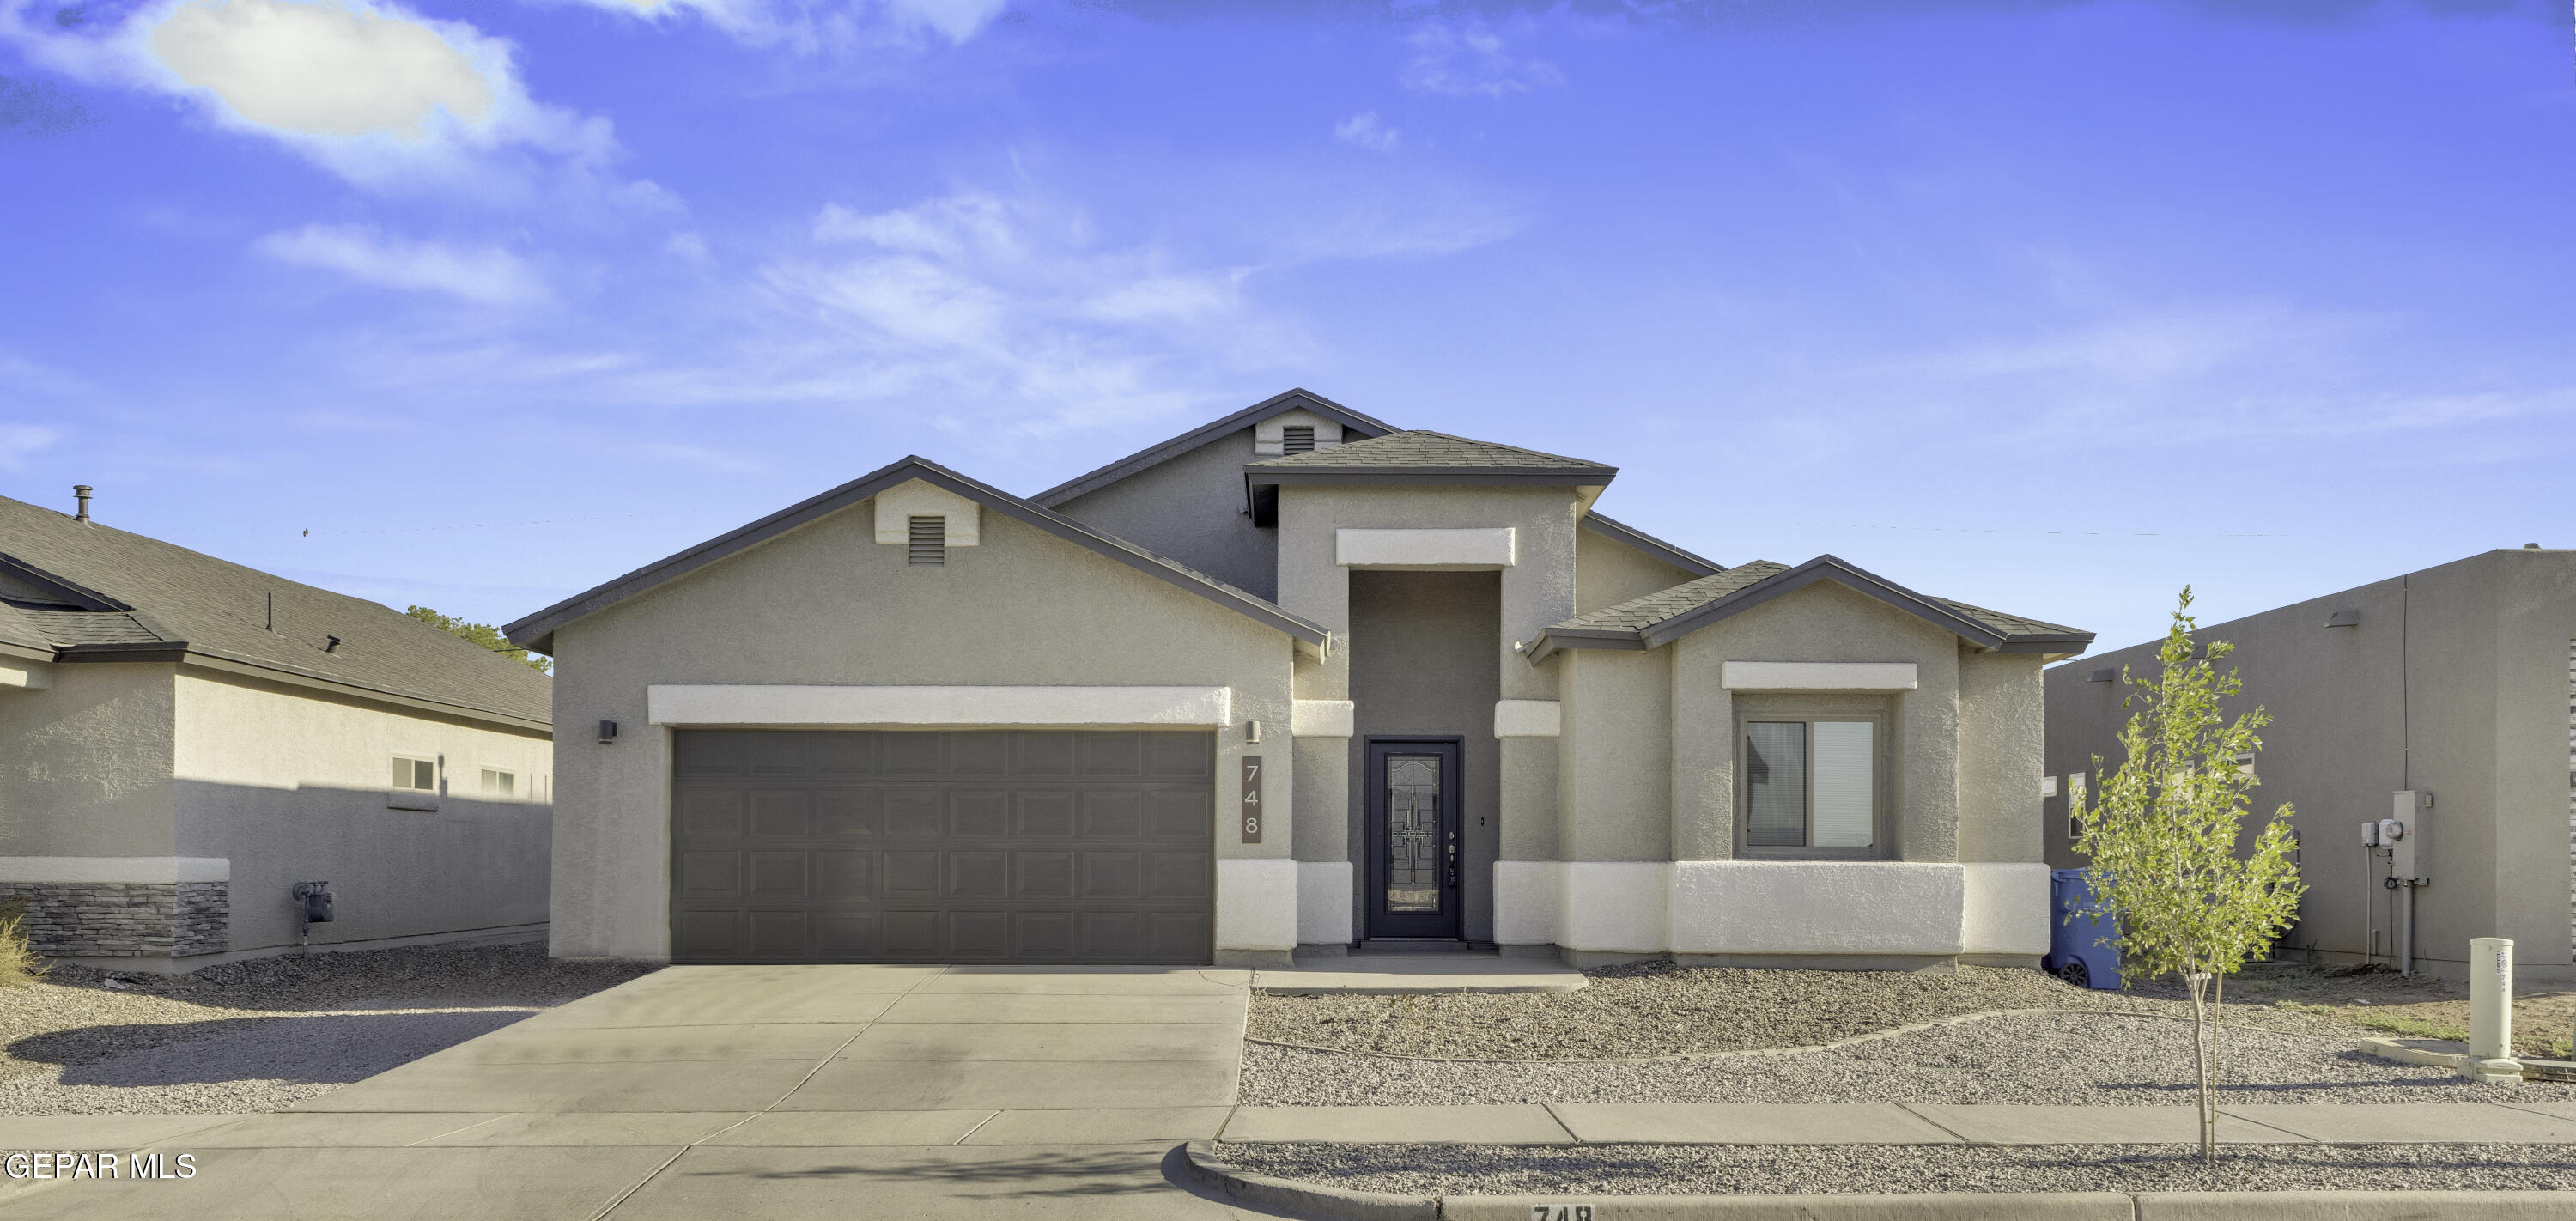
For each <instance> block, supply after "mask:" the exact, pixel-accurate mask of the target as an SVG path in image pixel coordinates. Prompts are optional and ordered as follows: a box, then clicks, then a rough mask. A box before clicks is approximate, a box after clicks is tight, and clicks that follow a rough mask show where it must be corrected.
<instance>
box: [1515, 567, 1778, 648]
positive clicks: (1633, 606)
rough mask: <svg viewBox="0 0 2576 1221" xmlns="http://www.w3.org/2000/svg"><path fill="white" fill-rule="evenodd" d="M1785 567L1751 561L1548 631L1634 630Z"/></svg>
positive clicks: (1725, 593)
mask: <svg viewBox="0 0 2576 1221" xmlns="http://www.w3.org/2000/svg"><path fill="white" fill-rule="evenodd" d="M1788 567H1789V566H1788V565H1786V564H1774V563H1772V562H1771V561H1769V560H1753V561H1751V562H1749V563H1743V564H1738V565H1736V566H1735V567H1733V568H1729V569H1727V570H1726V571H1724V572H1721V573H1718V574H1716V575H1714V576H1705V577H1701V578H1700V579H1698V580H1696V581H1685V582H1683V583H1682V584H1679V585H1676V586H1673V587H1672V588H1671V589H1666V590H1660V591H1658V592H1655V593H1651V594H1647V595H1646V596H1645V597H1642V598H1631V599H1629V600H1627V601H1625V602H1622V603H1620V604H1618V605H1617V606H1605V607H1603V608H1601V609H1600V610H1597V611H1593V612H1592V613H1590V614H1588V615H1577V616H1575V617H1574V618H1572V619H1568V620H1566V621H1565V622H1563V623H1560V624H1557V625H1556V626H1555V627H1552V628H1550V629H1548V630H1549V631H1560V630H1564V629H1568V628H1571V629H1574V630H1577V631H1634V630H1635V629H1637V628H1641V627H1648V626H1651V625H1653V624H1657V623H1661V622H1663V621H1664V620H1666V619H1670V618H1672V617H1673V616H1675V615H1678V614H1682V613H1683V612H1685V611H1690V610H1695V609H1698V608H1699V607H1702V606H1706V605H1708V604H1709V603H1711V602H1715V601H1717V600H1718V599H1720V598H1723V597H1725V596H1726V595H1728V594H1731V593H1734V592H1735V591H1736V590H1739V589H1742V588H1744V587H1745V586H1747V585H1751V584H1752V583H1754V582H1755V581H1759V580H1761V579H1762V578H1764V577H1767V576H1770V575H1771V574H1772V573H1775V572H1786V571H1788Z"/></svg>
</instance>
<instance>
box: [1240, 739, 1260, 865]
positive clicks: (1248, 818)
mask: <svg viewBox="0 0 2576 1221" xmlns="http://www.w3.org/2000/svg"><path fill="white" fill-rule="evenodd" d="M1243 842H1245V843H1247V844H1257V843H1260V842H1261V756H1259V755H1245V756H1244V757H1243Z"/></svg>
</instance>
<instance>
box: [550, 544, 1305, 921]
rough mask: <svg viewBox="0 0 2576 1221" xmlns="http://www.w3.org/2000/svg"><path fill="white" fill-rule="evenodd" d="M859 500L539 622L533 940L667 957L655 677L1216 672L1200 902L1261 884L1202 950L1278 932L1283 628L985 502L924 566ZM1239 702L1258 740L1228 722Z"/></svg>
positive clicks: (663, 768) (1283, 824)
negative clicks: (1218, 716)
mask: <svg viewBox="0 0 2576 1221" xmlns="http://www.w3.org/2000/svg"><path fill="white" fill-rule="evenodd" d="M873 510H874V505H873V502H868V503H862V504H859V505H855V506H852V507H851V508H849V509H846V510H843V511H841V512H839V513H836V514H833V515H831V516H829V517H825V518H823V519H821V520H819V521H817V522H814V523H813V524H811V525H808V526H806V527H804V528H802V529H799V530H795V531H792V532H790V533H788V534H785V535H781V536H779V537H778V538H775V539H772V540H770V541H768V542H765V543H762V544H760V545H759V546H757V547H753V548H751V549H749V550H747V551H744V552H741V553H739V554H737V555H733V556H731V557H728V558H726V559H724V560H722V561H719V562H717V563H715V564H711V565H709V566H707V567H705V568H702V569H699V570H698V571H696V572H692V573H690V574H689V575H687V576H684V577H681V578H679V579H677V580H674V581H672V582H670V583H668V584H666V585H662V586H659V587H657V588H655V589H653V590H651V591H649V592H647V593H644V594H641V595H639V596H637V597H634V598H632V599H629V600H627V601H625V602H621V603H619V604H617V605H615V606H612V607H610V608H608V609H607V610H604V611H601V612H599V613H598V614H595V615H592V616H589V617H587V618H583V619H578V620H575V621H573V622H572V623H569V624H565V625H564V626H562V627H561V628H559V629H557V631H556V633H555V642H556V645H555V647H556V657H557V667H556V680H555V715H556V719H557V723H558V725H559V726H562V727H563V728H564V732H563V734H562V736H561V739H560V741H559V742H558V743H557V745H556V757H557V766H556V774H557V777H558V779H557V788H556V794H555V806H556V811H555V845H554V886H553V895H554V898H553V928H552V935H553V939H554V952H555V953H557V954H559V955H567V956H614V957H635V958H667V957H669V955H670V916H669V895H670V880H669V879H670V773H671V758H670V730H671V727H670V726H655V725H652V724H649V723H648V722H649V717H648V712H649V701H648V696H647V689H648V688H650V687H653V686H657V685H666V686H683V685H685V686H701V685H708V686H717V685H925V686H1000V687H1031V686H1038V687H1045V686H1074V687H1079V686H1102V687H1193V688H1219V687H1221V688H1227V689H1229V692H1230V698H1229V707H1230V713H1229V715H1230V717H1231V719H1232V722H1233V723H1232V724H1231V725H1229V726H1227V727H1225V728H1223V729H1219V730H1218V731H1217V735H1216V736H1217V752H1218V766H1217V792H1216V811H1215V817H1216V818H1217V820H1218V827H1217V836H1216V850H1217V855H1218V857H1219V860H1218V870H1219V892H1220V903H1224V902H1226V900H1225V898H1224V895H1225V894H1226V893H1227V892H1228V890H1229V888H1231V890H1232V891H1233V892H1235V893H1237V894H1250V893H1252V892H1255V891H1264V890H1265V888H1266V891H1268V892H1276V897H1275V902H1274V903H1272V906H1273V907H1275V908H1276V912H1275V914H1274V915H1273V916H1272V917H1271V918H1270V919H1269V922H1268V924H1266V925H1262V926H1259V927H1254V928H1249V929H1247V928H1246V926H1245V925H1244V924H1243V918H1244V916H1245V915H1246V914H1249V913H1235V914H1233V915H1232V917H1231V918H1230V915H1229V912H1228V911H1226V910H1220V912H1219V920H1218V947H1219V948H1220V949H1227V948H1261V949H1284V948H1285V947H1286V946H1288V945H1291V944H1293V943H1294V927H1293V925H1294V911H1295V901H1294V877H1293V867H1291V866H1289V865H1288V864H1287V861H1288V858H1289V856H1290V853H1291V850H1292V845H1293V843H1294V842H1295V836H1296V827H1295V809H1294V802H1293V801H1292V800H1291V798H1292V795H1293V794H1295V793H1296V792H1298V791H1299V789H1298V786H1297V784H1296V776H1295V773H1296V763H1295V756H1296V753H1297V752H1296V751H1295V749H1294V747H1293V742H1292V739H1291V738H1290V736H1289V732H1288V728H1289V722H1290V699H1289V674H1290V669H1291V666H1292V659H1293V658H1294V656H1295V654H1296V648H1295V644H1294V642H1293V641H1292V640H1291V639H1290V638H1289V637H1288V636H1287V635H1285V634H1284V633H1282V632H1279V631H1278V630H1276V629H1273V628H1270V627H1267V626H1264V625H1263V624H1261V623H1258V622H1255V621H1254V620H1252V619H1249V618H1246V617H1245V616H1243V615H1241V614H1239V613H1237V612H1235V611H1232V610H1229V609H1227V608H1225V607H1223V606H1220V605H1217V604H1216V603H1213V602H1210V601H1208V600H1207V599H1205V598H1202V597H1199V596H1197V595H1195V594H1192V593H1189V592H1186V591H1184V590H1182V589H1179V588H1176V587H1174V586H1173V585H1171V584H1169V583H1166V582H1164V581H1161V580H1159V579H1156V578H1154V577H1151V576H1148V575H1146V574H1144V573H1141V572H1138V571H1136V570H1135V569H1133V568H1130V567H1127V566H1126V565H1124V564H1120V563H1118V562H1116V561H1113V560H1110V559H1108V558H1106V557H1103V556H1101V555H1098V554H1096V553H1094V552H1092V551H1089V550H1087V549H1085V548H1083V547H1080V546H1077V545H1075V544H1073V543H1069V542H1066V541H1065V540H1063V539H1060V538H1057V537H1055V536H1053V535H1050V534H1046V533H1044V532H1042V531H1040V530H1038V529H1036V528H1035V527H1032V526H1029V525H1027V524H1025V523H1022V522H1021V521H1019V520H1018V519H1016V518H1013V517H1011V516H1009V515H1008V514H1004V513H998V512H986V513H984V514H983V515H982V521H981V523H980V537H979V538H978V540H977V545H976V546H973V547H957V548H952V549H951V550H950V551H949V553H948V555H947V563H946V564H944V565H939V566H927V565H922V566H916V565H910V564H907V563H906V562H905V557H906V549H905V548H904V547H902V546H899V545H892V544H880V543H878V542H877V541H876V532H875V522H874V512H873ZM602 720H613V721H616V722H618V723H619V726H620V732H619V736H618V739H617V741H616V744H615V745H610V746H602V745H600V744H598V742H597V741H596V739H595V736H594V735H595V731H596V725H597V723H598V722H600V721H602ZM1255 720H1257V721H1260V722H1262V723H1263V724H1264V726H1265V727H1266V730H1267V732H1266V733H1265V735H1264V738H1265V740H1264V741H1263V742H1262V743H1261V744H1259V745H1252V744H1249V743H1247V742H1246V741H1245V737H1246V735H1245V734H1244V732H1243V729H1242V726H1243V723H1244V722H1247V721H1255ZM848 727H849V728H887V727H889V726H868V725H851V726H848ZM897 727H905V728H921V727H923V726H920V725H907V726H897ZM956 727H957V728H979V727H998V726H971V725H961V726H956ZM1115 727H1117V726H1099V728H1115ZM1245 755H1258V756H1261V757H1262V758H1263V760H1264V762H1265V766H1266V767H1267V768H1268V770H1269V778H1268V781H1267V784H1266V785H1265V796H1266V797H1267V799H1268V800H1269V801H1270V802H1272V803H1273V804H1272V805H1271V806H1270V810H1269V816H1268V817H1269V823H1268V826H1267V828H1266V830H1265V834H1264V836H1263V842H1262V843H1260V844H1258V845H1246V844H1243V843H1241V842H1240V839H1241V837H1240V835H1239V834H1236V833H1234V828H1235V820H1234V813H1235V809H1236V805H1237V801H1238V798H1239V788H1240V783H1241V771H1242V769H1241V766H1240V760H1241V759H1242V757H1243V756H1245ZM1268 861H1275V862H1278V864H1276V865H1268V866H1265V865H1262V864H1259V863H1258V862H1268ZM1229 937H1233V938H1234V940H1232V941H1229Z"/></svg>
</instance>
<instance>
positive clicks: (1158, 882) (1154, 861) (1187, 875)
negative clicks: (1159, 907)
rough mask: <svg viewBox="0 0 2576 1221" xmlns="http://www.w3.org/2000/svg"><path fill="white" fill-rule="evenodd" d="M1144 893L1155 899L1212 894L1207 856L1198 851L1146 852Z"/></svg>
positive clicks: (1191, 897)
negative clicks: (1209, 884)
mask: <svg viewBox="0 0 2576 1221" xmlns="http://www.w3.org/2000/svg"><path fill="white" fill-rule="evenodd" d="M1145 894H1146V895H1147V897H1149V898H1155V899H1204V898H1207V897H1209V890H1208V859H1207V858H1206V857H1204V856H1201V855H1199V854H1198V853H1195V852H1149V853H1146V854H1145Z"/></svg>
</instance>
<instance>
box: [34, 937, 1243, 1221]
mask: <svg viewBox="0 0 2576 1221" xmlns="http://www.w3.org/2000/svg"><path fill="white" fill-rule="evenodd" d="M1249 982H1250V981H1249V979H1248V978H1247V975H1246V973H1244V972H1241V971H1216V970H1160V969H1145V968H1104V969H1096V970H1081V969H1073V970H1060V969H1059V970H1032V969H1012V968H940V967H895V966H824V967H673V968H670V969H668V970H664V971H659V972H656V973H654V974H652V975H648V976H645V977H643V978H641V979H637V980H635V981H633V982H631V983H628V984H624V985H622V986H619V987H616V988H612V989H610V990H608V991H606V992H601V993H598V994H595V995H592V996H589V997H586V998H583V999H582V1000H579V1001H575V1002H573V1003H571V1004H568V1005H564V1006H562V1007H561V1008H558V1009H554V1010H551V1011H548V1012H546V1013H544V1014H541V1015H539V1016H537V1017H533V1018H530V1019H528V1020H526V1021H524V1022H520V1023H518V1024H516V1025H513V1026H510V1027H507V1028H505V1029H502V1030H499V1031H495V1032H493V1033H492V1034H488V1035H485V1036H483V1037H481V1038H479V1039H475V1040H472V1041H470V1042H467V1043H462V1044H459V1045H457V1046H455V1047H452V1048H449V1049H447V1050H446V1051H442V1052H439V1053H437V1054H436V1055H432V1056H428V1057H426V1058H423V1059H420V1060H416V1061H414V1062H412V1063H410V1064H407V1065H404V1066H403V1067H401V1068H398V1069H395V1070H393V1071H391V1072H388V1073H384V1074H381V1075H379V1076H376V1077H371V1078H369V1079H367V1080H365V1081H362V1082H358V1083H357V1084H354V1085H351V1086H348V1087H347V1088H344V1089H340V1090H335V1091H333V1092H332V1093H330V1094H327V1095H324V1096H322V1097H319V1098H316V1099H313V1100H312V1101H310V1102H308V1103H305V1104H303V1105H302V1106H300V1107H298V1108H297V1109H295V1110H293V1111H287V1112H281V1113H277V1114H269V1115H254V1116H75V1117H62V1118H28V1119H0V1151H6V1150H92V1151H117V1152H120V1153H130V1152H132V1151H136V1150H147V1151H153V1152H159V1153H161V1154H163V1155H165V1156H164V1160H165V1162H168V1161H170V1160H171V1159H175V1158H176V1156H177V1155H179V1154H182V1153H185V1154H188V1155H190V1157H191V1158H192V1160H193V1165H194V1173H193V1176H192V1177H190V1178H187V1179H156V1180H149V1181H139V1182H138V1181H134V1180H131V1179H121V1180H107V1181H102V1180H93V1179H76V1180H72V1181H67V1182H66V1181H53V1182H38V1181H31V1180H20V1181H15V1182H11V1181H8V1180H6V1179H0V1216H5V1217H11V1218H16V1217H115V1218H136V1219H141V1218H157V1217H170V1218H187V1219H189V1221H205V1219H207V1218H215V1217H236V1216H250V1217H292V1218H297V1219H299V1221H303V1219H307V1218H322V1217H355V1216H364V1217H423V1218H441V1219H442V1221H456V1219H466V1218H518V1217H545V1218H553V1217H571V1218H601V1217H615V1218H618V1219H619V1221H636V1219H643V1218H664V1217H669V1218H702V1217H718V1216H721V1217H742V1218H764V1217H781V1218H785V1217H799V1218H802V1217H822V1216H841V1215H866V1216H869V1217H886V1218H913V1217H919V1218H929V1217H960V1218H964V1217H1007V1216H1032V1217H1034V1216H1045V1217H1048V1218H1051V1219H1053V1218H1062V1219H1069V1221H1087V1219H1090V1218H1113V1217H1114V1218H1131V1217H1132V1218H1145V1219H1148V1221H1155V1219H1160V1218H1208V1217H1232V1216H1242V1215H1244V1214H1242V1213H1240V1212H1239V1211H1238V1210H1236V1209H1234V1208H1232V1207H1230V1206H1227V1205H1224V1204H1221V1203H1217V1202H1215V1201H1212V1200H1209V1199H1204V1198H1201V1197H1199V1196H1196V1195H1192V1194H1190V1193H1188V1192H1185V1191H1182V1190H1179V1189H1177V1188H1175V1187H1173V1186H1171V1185H1170V1183H1169V1182H1168V1181H1167V1180H1166V1178H1165V1176H1164V1172H1163V1168H1162V1164H1163V1162H1164V1160H1165V1157H1166V1155H1167V1154H1169V1153H1170V1152H1171V1151H1172V1150H1173V1148H1174V1147H1175V1146H1176V1145H1177V1144H1178V1143H1179V1142H1181V1141H1184V1140H1189V1139H1194V1138H1205V1137H1210V1136H1214V1135H1215V1134H1216V1133H1217V1132H1218V1130H1219V1129H1220V1128H1221V1127H1222V1126H1223V1124H1224V1123H1225V1120H1226V1118H1227V1116H1228V1115H1229V1114H1230V1113H1231V1111H1232V1107H1233V1103H1234V1097H1235V1077H1236V1072H1237V1067H1238V1062H1239V1059H1240V1052H1241V1047H1242V1039H1243V1023H1244V1008H1245V1004H1246V998H1247V996H1248V992H1247V986H1248V984H1249Z"/></svg>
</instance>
